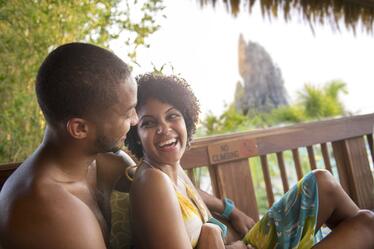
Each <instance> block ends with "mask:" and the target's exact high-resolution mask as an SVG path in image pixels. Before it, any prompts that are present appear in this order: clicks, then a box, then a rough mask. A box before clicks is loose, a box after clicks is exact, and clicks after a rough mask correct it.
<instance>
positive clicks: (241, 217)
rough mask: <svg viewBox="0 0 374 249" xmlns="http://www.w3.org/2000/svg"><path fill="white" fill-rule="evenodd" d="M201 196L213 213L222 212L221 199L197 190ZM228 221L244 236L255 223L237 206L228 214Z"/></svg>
mask: <svg viewBox="0 0 374 249" xmlns="http://www.w3.org/2000/svg"><path fill="white" fill-rule="evenodd" d="M198 191H199V194H200V196H201V198H202V199H203V201H204V203H205V205H206V206H207V207H208V209H209V210H210V211H211V212H212V213H213V212H214V213H216V214H222V213H223V211H224V210H225V205H224V203H223V201H222V200H220V199H218V198H216V197H215V196H213V195H210V194H208V193H207V192H205V191H202V190H200V189H199V190H198ZM229 221H230V223H231V225H232V226H233V228H234V229H235V231H236V232H237V233H238V234H239V235H240V236H244V235H245V234H246V233H247V232H248V231H249V230H250V229H251V228H252V226H253V225H254V224H255V222H254V221H253V219H251V218H250V217H249V216H247V215H246V214H245V213H243V212H242V211H240V210H239V209H238V208H236V207H235V208H234V210H233V211H232V213H231V215H230V216H229Z"/></svg>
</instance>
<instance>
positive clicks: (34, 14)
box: [0, 0, 164, 162]
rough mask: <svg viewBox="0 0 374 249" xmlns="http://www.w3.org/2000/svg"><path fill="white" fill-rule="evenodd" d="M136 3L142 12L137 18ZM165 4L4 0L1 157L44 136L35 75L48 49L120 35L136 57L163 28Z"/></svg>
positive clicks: (102, 42)
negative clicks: (161, 17)
mask: <svg viewBox="0 0 374 249" xmlns="http://www.w3.org/2000/svg"><path fill="white" fill-rule="evenodd" d="M130 6H131V10H130ZM134 8H138V9H140V13H142V15H141V16H140V17H137V18H136V19H134V17H133V15H132V11H133V10H134ZM163 8H164V6H163V3H162V0H147V1H143V2H142V3H140V2H138V1H137V0H128V1H119V0H100V1H99V0H82V1H68V0H62V1H61V0H51V1H42V0H13V1H3V0H1V1H0V34H1V35H0V100H1V101H0V141H1V142H0V162H11V161H20V160H23V159H25V158H26V156H27V155H29V154H30V153H32V151H33V150H34V149H35V148H36V146H37V145H38V144H39V143H40V142H41V138H42V134H43V130H44V126H45V123H44V119H43V117H42V114H41V112H40V110H39V107H38V106H37V101H36V98H35V94H34V80H35V76H36V72H37V70H38V67H39V65H40V64H41V62H42V61H43V59H44V57H45V56H46V55H47V54H48V52H50V51H51V50H52V49H54V48H55V47H57V46H58V45H60V44H63V43H67V42H73V41H83V42H90V43H93V44H97V45H99V46H103V47H106V48H109V42H110V41H113V40H116V39H120V38H121V41H123V42H124V43H125V44H126V45H127V46H128V47H129V50H128V54H127V57H128V58H130V60H132V63H136V50H137V48H138V47H139V46H149V44H147V42H146V38H147V37H148V36H150V35H151V34H152V33H154V32H156V31H157V30H158V29H159V25H158V24H157V22H156V19H155V16H157V15H159V14H160V13H162V10H163ZM124 32H126V34H125V35H126V37H125V38H123V34H124Z"/></svg>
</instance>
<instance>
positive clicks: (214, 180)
mask: <svg viewBox="0 0 374 249" xmlns="http://www.w3.org/2000/svg"><path fill="white" fill-rule="evenodd" d="M208 171H209V176H210V184H212V191H213V195H214V196H216V197H218V198H222V193H221V192H220V189H219V187H218V181H219V180H218V177H217V167H216V165H211V166H209V167H208Z"/></svg>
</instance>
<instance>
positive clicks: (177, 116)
mask: <svg viewBox="0 0 374 249" xmlns="http://www.w3.org/2000/svg"><path fill="white" fill-rule="evenodd" d="M179 117H180V115H179V114H177V113H172V114H170V115H169V118H170V119H176V118H179Z"/></svg>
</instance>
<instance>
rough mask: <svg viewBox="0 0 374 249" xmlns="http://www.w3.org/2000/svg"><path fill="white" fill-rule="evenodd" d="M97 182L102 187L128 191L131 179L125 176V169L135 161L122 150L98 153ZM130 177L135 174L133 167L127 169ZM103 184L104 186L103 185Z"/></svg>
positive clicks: (110, 189) (133, 164)
mask: <svg viewBox="0 0 374 249" xmlns="http://www.w3.org/2000/svg"><path fill="white" fill-rule="evenodd" d="M96 163H97V170H98V174H97V175H98V182H99V184H100V185H101V187H104V188H103V189H108V188H109V189H108V190H109V191H112V190H113V189H116V190H118V191H121V192H129V191H130V186H131V180H129V179H128V178H127V177H126V174H125V172H126V169H127V168H128V167H130V166H135V165H136V163H135V161H134V160H133V159H132V158H131V157H130V156H129V155H128V154H127V153H126V152H124V151H122V150H119V151H118V152H116V153H102V154H99V155H98V157H97V160H96ZM128 173H129V175H130V177H131V176H133V175H134V174H135V168H131V169H130V170H129V172H128ZM103 185H104V186H103Z"/></svg>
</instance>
